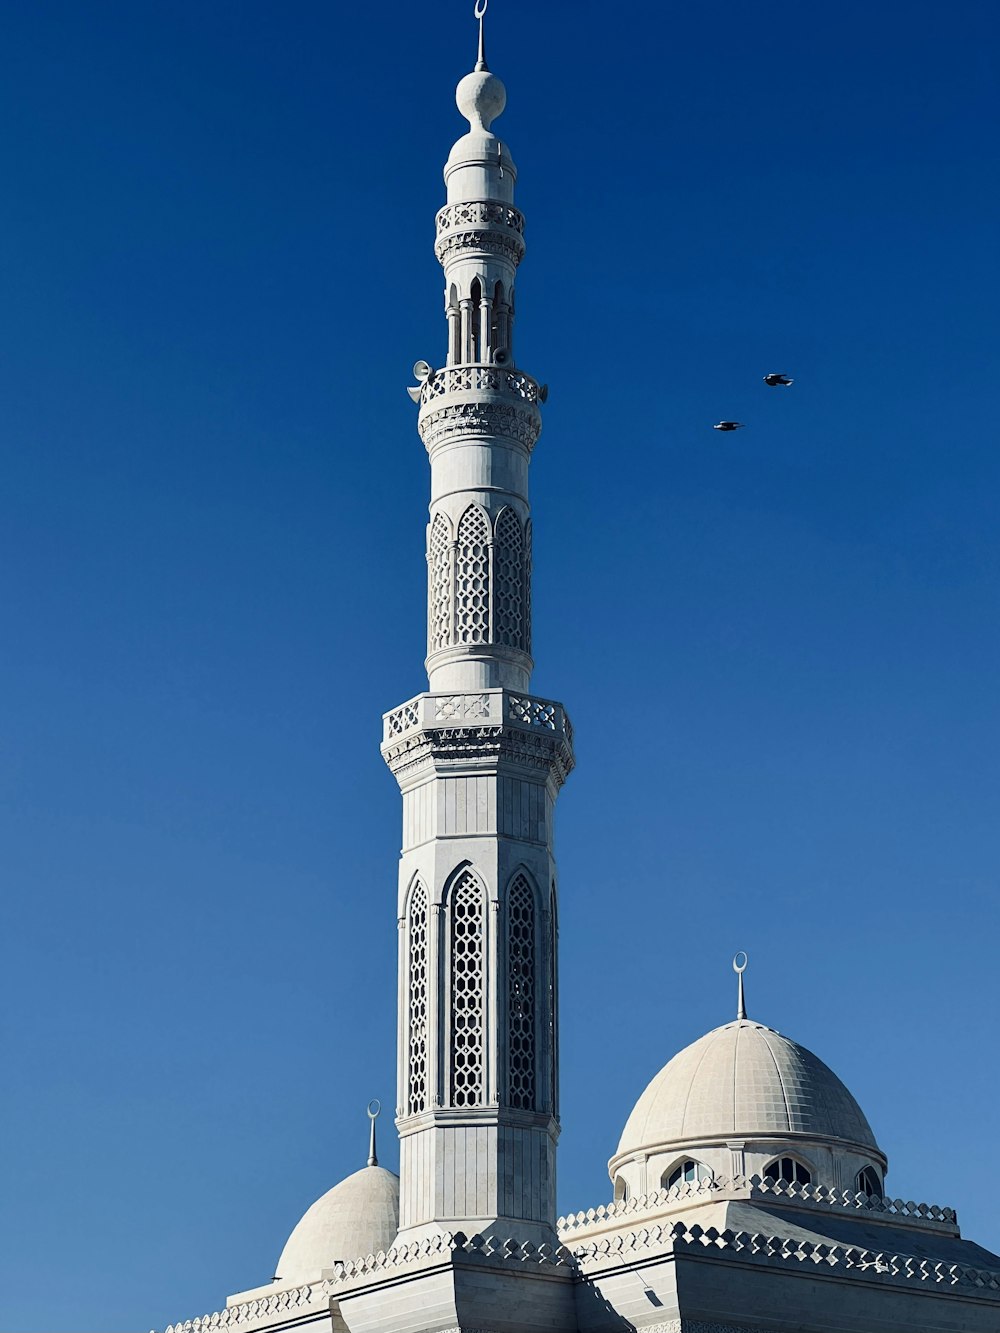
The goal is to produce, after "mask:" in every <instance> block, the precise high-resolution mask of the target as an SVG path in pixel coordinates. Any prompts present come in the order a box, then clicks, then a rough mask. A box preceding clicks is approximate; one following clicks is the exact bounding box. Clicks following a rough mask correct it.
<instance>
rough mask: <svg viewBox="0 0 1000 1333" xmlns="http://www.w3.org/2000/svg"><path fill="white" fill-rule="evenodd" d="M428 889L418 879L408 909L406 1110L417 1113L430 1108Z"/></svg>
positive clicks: (412, 1113) (411, 1113) (413, 1113)
mask: <svg viewBox="0 0 1000 1333" xmlns="http://www.w3.org/2000/svg"><path fill="white" fill-rule="evenodd" d="M427 906H428V904H427V890H426V889H425V888H424V886H423V884H421V883H420V881H419V880H418V881H417V882H416V883H415V884H414V886H413V888H412V890H411V892H410V901H409V905H408V908H407V913H406V928H407V932H406V933H407V945H408V956H407V968H406V976H407V982H406V984H407V1062H406V1069H407V1073H406V1110H407V1113H408V1114H409V1115H418V1114H419V1113H420V1112H421V1111H423V1110H426V1108H427V1101H428V1098H427V1079H428V1068H427V1065H428V1059H427V1056H428V1050H427V1047H428V1031H427V1019H428V1013H427V1010H428V998H429V991H428V983H429V977H428V911H427Z"/></svg>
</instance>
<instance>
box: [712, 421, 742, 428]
mask: <svg viewBox="0 0 1000 1333" xmlns="http://www.w3.org/2000/svg"><path fill="white" fill-rule="evenodd" d="M712 429H713V430H742V429H743V422H742V421H720V422H719V424H718V425H717V426H713V427H712Z"/></svg>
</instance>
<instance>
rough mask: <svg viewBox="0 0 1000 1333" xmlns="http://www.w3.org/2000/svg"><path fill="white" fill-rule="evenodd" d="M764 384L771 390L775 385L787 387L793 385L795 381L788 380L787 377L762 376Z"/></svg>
mask: <svg viewBox="0 0 1000 1333" xmlns="http://www.w3.org/2000/svg"><path fill="white" fill-rule="evenodd" d="M764 383H765V384H770V386H771V388H772V389H773V388H774V386H775V385H776V384H785V385H788V384H794V383H795V381H794V380H790V379H789V378H788V376H787V375H774V374H771V375H765V376H764Z"/></svg>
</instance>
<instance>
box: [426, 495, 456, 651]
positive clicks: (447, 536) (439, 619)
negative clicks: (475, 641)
mask: <svg viewBox="0 0 1000 1333" xmlns="http://www.w3.org/2000/svg"><path fill="white" fill-rule="evenodd" d="M427 580H428V597H429V603H430V604H429V608H428V616H427V651H428V653H434V652H437V651H438V650H439V649H440V648H447V647H448V646H449V645H450V643H451V636H452V628H451V604H452V596H451V526H450V524H449V522H448V520H447V518H446V517H445V515H444V514H435V515H434V521H433V523H432V524H431V530H430V536H429V538H428V542H427Z"/></svg>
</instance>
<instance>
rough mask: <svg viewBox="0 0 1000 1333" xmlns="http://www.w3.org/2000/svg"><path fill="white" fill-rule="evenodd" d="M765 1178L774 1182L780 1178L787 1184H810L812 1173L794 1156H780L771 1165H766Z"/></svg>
mask: <svg viewBox="0 0 1000 1333" xmlns="http://www.w3.org/2000/svg"><path fill="white" fill-rule="evenodd" d="M764 1179H765V1180H772V1181H774V1182H777V1181H779V1180H780V1181H783V1182H784V1184H786V1185H808V1184H809V1182H810V1181H811V1180H812V1173H811V1172H810V1170H809V1169H808V1167H805V1166H803V1165H802V1163H801V1162H797V1161H796V1160H795V1158H794V1157H779V1158H778V1159H777V1160H776V1161H774V1162H772V1163H771V1164H770V1166H765V1167H764Z"/></svg>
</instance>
